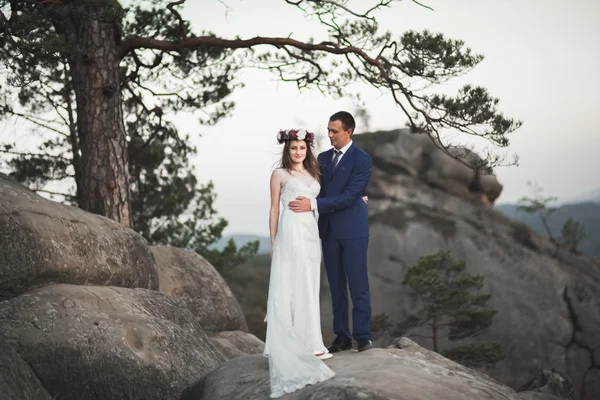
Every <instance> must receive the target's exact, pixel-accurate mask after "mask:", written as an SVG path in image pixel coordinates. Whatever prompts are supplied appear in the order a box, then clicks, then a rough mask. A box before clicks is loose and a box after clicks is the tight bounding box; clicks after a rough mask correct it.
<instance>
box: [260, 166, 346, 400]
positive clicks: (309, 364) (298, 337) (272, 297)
mask: <svg viewBox="0 0 600 400" xmlns="http://www.w3.org/2000/svg"><path fill="white" fill-rule="evenodd" d="M276 173H279V174H281V176H282V177H283V187H282V189H281V196H280V199H281V207H280V209H281V210H282V211H281V213H280V214H281V217H280V219H279V225H278V229H277V235H276V237H275V242H274V245H273V259H272V261H271V278H270V281H269V300H268V304H267V317H266V318H265V321H267V337H266V341H265V350H264V355H265V356H267V357H268V358H269V374H270V382H271V398H277V397H280V396H283V395H284V394H285V393H291V392H293V391H295V390H298V389H300V388H302V387H304V386H306V385H308V384H315V383H318V382H322V381H325V380H327V379H329V378H331V377H333V376H334V375H335V374H334V372H333V371H332V370H331V369H329V367H327V365H325V363H324V362H323V361H321V360H320V359H319V358H318V357H317V356H316V355H315V354H320V353H327V348H326V347H325V345H324V344H323V338H322V336H321V318H320V311H319V287H320V280H321V272H320V267H321V244H320V241H319V229H318V226H317V215H316V214H315V212H305V213H295V212H293V211H291V210H290V209H289V208H288V203H289V202H290V201H292V200H294V199H295V198H296V197H298V196H305V197H308V198H310V199H314V198H316V197H317V195H318V194H319V190H320V185H319V182H318V181H316V180H314V179H312V178H310V180H309V179H308V177H307V176H304V177H302V176H295V175H290V174H289V173H288V172H286V171H284V170H282V169H278V170H276Z"/></svg>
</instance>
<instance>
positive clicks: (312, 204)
mask: <svg viewBox="0 0 600 400" xmlns="http://www.w3.org/2000/svg"><path fill="white" fill-rule="evenodd" d="M350 146H352V139H350V141H349V142H348V144H346V145H345V146H344V147H342V148H341V149H339V150H338V151H341V154H340V155H339V156H338V160H337V163H336V165H338V164H339V163H340V162H341V161H342V157H344V154H346V152H347V151H348V149H349V148H350ZM335 150H336V149H333V157H332V158H331V161H333V159H334V158H335ZM330 168H335V165H332V166H331V167H330ZM316 209H317V199H312V200H311V201H310V210H311V211H314V210H316Z"/></svg>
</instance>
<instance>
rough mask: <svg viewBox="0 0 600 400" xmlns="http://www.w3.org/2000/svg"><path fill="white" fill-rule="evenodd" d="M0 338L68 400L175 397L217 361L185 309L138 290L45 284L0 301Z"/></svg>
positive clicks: (52, 390) (154, 293)
mask: <svg viewBox="0 0 600 400" xmlns="http://www.w3.org/2000/svg"><path fill="white" fill-rule="evenodd" d="M0 339H3V340H5V341H7V342H8V343H10V344H11V345H12V346H13V347H14V349H15V350H16V351H17V352H18V353H19V354H20V355H21V357H22V358H23V359H24V360H25V361H26V362H27V363H28V364H29V365H30V366H31V368H32V369H33V371H34V372H35V374H36V375H37V376H38V377H39V379H40V381H41V382H42V384H43V385H44V387H45V388H46V390H47V391H48V392H49V393H50V395H52V396H53V398H59V399H61V400H70V399H92V398H93V399H98V400H102V399H106V400H109V399H111V400H112V399H146V400H152V399H156V400H169V399H178V398H179V396H180V394H181V392H182V390H183V388H184V387H185V386H186V385H187V384H188V382H189V381H190V380H191V379H193V378H197V377H198V376H201V375H203V374H205V373H207V372H209V371H211V370H212V369H214V368H215V367H217V366H218V365H220V364H221V363H222V362H223V361H224V359H223V358H222V357H221V356H220V355H219V353H218V352H217V351H216V350H215V349H214V347H213V345H212V344H211V342H210V340H209V339H208V337H207V336H206V334H205V333H204V332H203V330H202V328H201V327H200V325H199V324H198V323H197V321H196V319H195V318H194V316H193V315H192V314H191V312H190V311H189V310H188V309H187V308H185V307H184V306H183V305H182V304H180V303H177V302H175V301H174V300H172V299H170V298H169V297H167V296H166V295H164V294H162V293H159V292H157V291H151V290H146V289H125V288H119V287H99V286H78V285H66V284H58V285H49V286H45V287H43V288H39V289H36V290H33V291H31V292H28V293H26V294H22V295H20V296H18V297H15V298H12V299H10V300H6V301H3V302H0Z"/></svg>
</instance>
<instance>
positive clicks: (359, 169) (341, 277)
mask: <svg viewBox="0 0 600 400" xmlns="http://www.w3.org/2000/svg"><path fill="white" fill-rule="evenodd" d="M332 159H333V149H330V150H328V151H325V152H323V153H321V154H319V157H318V160H319V164H320V167H321V192H320V193H319V196H318V198H317V208H318V211H319V236H320V237H321V240H322V245H323V260H324V261H325V270H326V272H327V279H328V280H329V287H330V289H331V301H332V306H333V331H334V332H335V334H336V335H337V338H338V339H339V340H341V341H343V342H349V341H351V340H352V338H354V339H356V340H360V339H371V298H370V293H369V278H368V275H367V247H368V243H369V224H368V214H367V205H366V204H365V203H364V201H363V200H362V196H363V195H364V193H365V189H366V188H367V185H368V184H369V179H370V178H371V169H372V165H373V163H372V160H371V157H370V156H369V155H368V154H367V153H366V152H365V151H364V150H362V149H360V148H358V147H357V146H356V145H354V144H352V145H351V146H350V147H349V148H348V150H347V151H346V153H345V154H344V155H343V156H342V158H341V159H340V160H339V163H338V164H337V166H335V167H334V166H333V165H332ZM348 288H349V289H350V297H351V298H352V305H353V309H352V333H350V329H349V322H348V321H349V315H348Z"/></svg>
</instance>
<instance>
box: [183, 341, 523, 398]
mask: <svg viewBox="0 0 600 400" xmlns="http://www.w3.org/2000/svg"><path fill="white" fill-rule="evenodd" d="M327 365H328V366H329V367H330V368H331V369H333V371H334V372H335V373H336V376H335V377H333V378H332V379H330V380H328V381H325V382H322V383H319V384H316V385H310V386H306V387H304V388H302V389H300V390H298V391H296V392H294V393H292V394H288V395H286V396H285V398H286V399H290V400H291V399H295V400H308V399H310V400H338V399H339V400H351V399H356V400H358V399H367V400H384V399H389V400H394V399H397V400H432V399H444V400H481V399H489V400H523V399H526V398H527V397H524V396H527V394H517V393H516V392H515V391H514V390H512V389H511V388H509V387H507V386H505V385H502V384H500V383H498V382H496V381H495V380H493V379H491V378H490V377H488V376H486V375H484V374H481V373H479V372H477V371H474V370H470V369H468V368H465V367H463V366H462V365H460V364H457V363H454V362H452V361H450V360H448V359H446V358H444V357H442V356H440V355H439V354H437V353H433V352H431V351H428V350H425V349H423V348H422V347H419V346H409V347H406V348H405V349H402V350H401V349H373V350H369V351H366V352H362V353H357V352H355V351H345V352H341V353H336V354H335V355H334V356H333V358H331V359H329V360H327ZM268 368H269V366H268V360H267V359H266V358H265V357H263V356H261V355H254V356H246V357H241V358H236V359H235V360H231V361H229V362H227V363H226V364H224V365H222V366H221V367H219V368H218V369H216V370H215V371H212V372H210V373H208V374H207V375H205V376H204V377H202V378H201V379H200V380H199V381H197V382H196V383H194V384H193V385H191V386H190V387H189V388H188V389H187V390H186V391H185V392H184V394H183V396H182V397H181V400H238V399H239V400H242V399H244V400H245V399H255V400H260V399H265V400H266V399H268V398H269V369H268Z"/></svg>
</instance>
